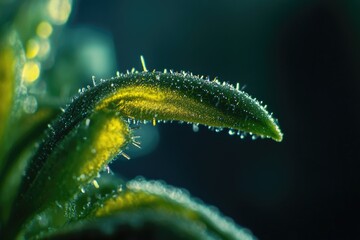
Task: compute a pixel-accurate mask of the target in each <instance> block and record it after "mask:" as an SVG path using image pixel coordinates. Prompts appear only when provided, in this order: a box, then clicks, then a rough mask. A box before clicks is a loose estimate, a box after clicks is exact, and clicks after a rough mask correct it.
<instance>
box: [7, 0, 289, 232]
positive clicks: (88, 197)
mask: <svg viewBox="0 0 360 240" xmlns="http://www.w3.org/2000/svg"><path fill="white" fill-rule="evenodd" d="M0 3H1V4H2V5H3V7H2V8H0V16H1V18H0V24H1V25H0V30H1V32H0V42H1V44H0V83H1V88H0V91H1V92H0V102H1V104H0V179H1V182H0V209H1V214H0V217H1V219H0V220H1V225H0V231H1V236H3V237H4V238H5V239H12V238H20V239H21V238H26V239H28V238H29V239H36V238H55V239H56V238H65V237H73V238H76V237H79V238H80V237H84V235H85V236H87V237H93V238H99V237H109V236H112V235H115V236H120V237H123V238H124V239H126V238H127V237H131V236H132V237H139V238H144V237H148V236H149V235H150V236H152V237H156V238H164V239H167V238H172V239H175V238H177V239H189V238H191V239H213V238H214V239H218V238H221V239H251V238H252V235H251V234H250V233H248V232H247V231H246V230H244V229H242V228H240V227H239V226H237V225H236V224H235V223H233V222H232V221H231V220H229V219H227V218H224V217H223V216H221V214H220V213H218V212H217V211H216V210H214V209H212V208H210V207H207V206H206V205H204V204H203V203H200V202H199V201H196V200H194V199H192V198H191V197H189V195H188V194H187V193H185V192H184V191H183V190H179V189H176V188H173V187H170V186H167V185H166V184H164V183H162V182H159V181H147V180H145V179H134V180H131V181H128V182H124V181H123V180H122V179H119V178H117V177H115V176H113V175H109V174H106V171H107V166H108V164H109V163H110V162H111V161H112V160H114V159H116V157H117V156H118V155H123V156H125V157H127V155H126V154H125V153H124V152H123V151H124V150H125V149H126V146H127V145H128V144H133V145H135V146H139V144H140V143H139V142H138V140H137V138H136V136H134V135H133V131H132V125H137V124H139V123H147V122H150V123H152V124H153V125H156V123H157V122H158V121H186V122H189V123H193V124H195V125H198V124H203V125H207V126H210V127H213V128H229V129H230V130H229V131H230V133H231V134H239V135H240V134H242V132H250V133H251V134H253V135H258V136H261V137H266V138H272V139H274V140H276V141H281V140H282V133H281V131H280V129H279V127H278V125H277V124H276V123H275V121H274V119H273V118H272V117H271V115H270V114H269V113H268V112H267V110H266V109H265V108H264V107H263V106H261V105H260V103H259V102H258V101H256V100H255V99H253V98H251V97H250V96H249V95H248V94H246V93H245V92H243V91H240V90H239V89H238V86H236V87H234V86H232V85H229V84H227V83H225V82H224V83H220V82H219V81H218V80H216V79H214V80H210V79H203V78H202V77H200V76H194V75H192V74H191V73H187V72H172V71H169V72H167V71H166V70H165V71H163V72H157V71H153V72H149V71H147V69H146V67H145V63H144V62H143V71H141V72H138V71H135V70H133V71H131V72H128V73H126V74H121V73H118V74H117V76H116V77H114V78H111V79H108V80H99V81H97V80H96V79H93V85H94V86H92V87H90V86H88V87H87V88H83V89H81V90H79V94H78V95H77V96H76V97H74V98H73V100H72V102H71V103H70V104H68V105H67V106H66V107H65V109H62V108H60V107H61V104H60V103H59V102H55V103H50V104H49V103H48V101H49V99H52V98H51V92H50V91H44V92H43V93H42V94H40V93H39V91H40V90H39V89H41V88H40V87H41V84H40V83H39V82H36V81H37V79H38V78H39V76H40V73H42V71H41V66H42V64H45V63H46V62H47V61H49V56H50V54H51V52H49V49H46V47H47V46H48V44H50V43H52V42H51V39H50V35H51V34H52V32H53V31H58V30H59V29H60V28H61V25H62V24H64V23H65V22H66V20H67V18H68V15H69V13H70V10H71V1H69V0H63V1H61V0H44V1H41V0H33V1H27V2H24V3H22V2H19V1H15V3H7V1H0ZM6 9H8V10H9V11H8V12H5V11H6ZM34 11H36V12H40V13H41V14H38V15H36V14H33V12H34ZM3 16H4V17H3ZM24 24H26V25H25V26H27V27H26V28H25V27H24ZM54 47H55V45H54V44H53V43H52V45H51V48H52V49H54ZM48 48H49V46H48ZM55 67H56V66H55ZM90 71H91V70H90ZM60 109H61V111H60ZM103 171H105V173H103V174H101V172H103Z"/></svg>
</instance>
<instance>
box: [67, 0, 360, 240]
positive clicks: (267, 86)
mask: <svg viewBox="0 0 360 240" xmlns="http://www.w3.org/2000/svg"><path fill="white" fill-rule="evenodd" d="M68 25H69V30H67V31H70V32H71V31H74V32H75V31H76V30H78V29H80V28H81V29H89V28H91V29H92V30H91V31H92V32H90V33H88V35H86V34H84V35H82V36H79V38H78V40H77V44H79V46H81V45H83V44H86V43H87V42H89V41H92V40H94V39H98V38H99V39H100V40H101V39H102V41H103V43H104V44H107V46H108V47H109V48H110V47H114V49H113V50H111V51H110V53H109V52H108V53H107V54H108V55H106V56H108V58H110V59H111V58H113V61H111V60H109V62H107V61H105V60H104V59H103V58H102V57H100V56H97V55H96V54H95V55H91V56H92V58H94V59H93V60H95V65H96V66H99V67H100V66H102V65H104V64H105V66H104V67H103V69H105V70H104V71H103V72H102V73H101V74H102V75H98V74H99V73H98V72H96V71H95V70H92V69H88V78H86V79H84V80H83V81H84V82H85V83H87V84H88V83H90V82H91V80H90V77H91V75H93V74H95V75H96V76H97V77H104V78H106V77H110V76H114V75H115V71H116V70H119V71H125V70H126V69H131V68H132V67H136V68H138V69H141V64H140V61H139V56H140V55H141V54H143V55H144V56H145V59H146V63H147V67H148V68H149V69H154V68H155V69H158V70H162V69H164V68H167V69H174V70H186V71H191V72H193V73H195V74H200V75H208V76H210V77H211V78H214V77H218V78H219V79H220V80H224V81H228V82H231V83H236V82H239V83H240V85H241V86H242V87H245V91H247V92H248V93H250V94H251V95H253V96H255V97H257V98H259V99H260V100H263V101H264V102H265V103H266V104H267V105H268V109H269V110H270V111H272V112H274V116H275V117H276V118H278V119H279V123H280V126H281V128H282V130H283V132H284V141H283V142H282V143H276V142H272V141H270V140H261V139H258V140H256V141H253V140H251V139H250V138H246V139H244V140H241V139H240V138H238V137H234V136H229V135H228V134H227V132H226V131H224V132H221V133H215V132H212V131H209V130H207V129H206V128H205V127H200V131H199V132H197V133H194V132H193V131H192V127H191V125H185V124H182V125H181V124H176V123H174V124H159V125H158V126H157V128H158V131H159V139H158V144H157V146H156V148H155V150H153V151H152V152H150V153H148V154H147V155H144V156H139V157H136V154H134V155H133V156H134V157H133V159H132V160H130V161H125V160H120V161H117V162H115V163H113V164H112V165H111V168H112V170H113V171H114V172H116V173H118V174H121V175H123V176H124V177H126V178H133V177H135V176H138V175H142V176H144V177H146V178H148V179H163V180H164V181H166V182H167V183H168V184H171V185H174V186H177V187H182V188H186V189H187V190H189V191H190V193H191V194H192V195H193V196H195V197H199V198H201V199H202V200H204V201H205V202H206V203H208V204H211V205H215V206H217V207H218V208H219V209H220V210H221V211H222V212H223V213H224V214H225V215H228V216H230V217H231V218H233V219H234V220H235V221H236V222H237V223H239V224H241V225H243V226H245V227H248V228H249V229H251V230H252V231H253V232H254V234H255V235H256V236H258V237H259V238H260V239H353V238H354V237H355V236H357V235H358V230H359V229H360V221H359V220H358V219H359V214H358V213H359V212H358V210H359V200H360V194H359V192H360V181H359V167H360V165H359V160H360V157H359V140H358V136H359V123H360V119H359V114H358V111H359V110H360V105H359V96H360V91H359V90H360V87H359V85H360V2H359V1H356V0H353V1H331V0H329V1H320V0H292V1H291V0H272V1H267V0H226V1H205V0H202V1H200V0H199V1H194V0H192V1H190V0H178V1H160V0H155V1H149V0H142V1H136V0H128V1H98V0H86V1H79V2H78V3H77V4H76V5H75V10H74V13H73V16H72V19H71V20H70V22H69V24H68ZM89 31H90V30H89ZM104 39H105V40H104ZM100 40H99V41H100ZM63 41H66V37H65V39H64V40H63ZM100 42H101V41H100ZM101 44H102V43H100V45H101ZM110 49H111V48H110ZM115 60H116V61H115ZM106 69H108V70H106ZM100 70H101V69H100ZM100 70H99V71H100ZM100 72H101V71H100ZM154 134H156V131H155V133H154ZM143 137H144V138H145V137H150V136H143ZM150 139H152V140H151V141H155V140H156V138H150ZM154 139H155V140H154ZM144 141H145V140H144ZM129 151H130V152H131V151H133V150H131V149H130V150H129ZM139 151H141V150H139ZM130 155H131V154H130Z"/></svg>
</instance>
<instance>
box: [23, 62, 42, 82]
mask: <svg viewBox="0 0 360 240" xmlns="http://www.w3.org/2000/svg"><path fill="white" fill-rule="evenodd" d="M39 75H40V65H39V63H37V62H35V61H29V62H27V63H25V65H24V68H23V71H22V77H23V79H24V81H25V82H26V83H32V82H34V81H36V79H38V78H39Z"/></svg>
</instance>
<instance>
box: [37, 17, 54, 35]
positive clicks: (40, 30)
mask: <svg viewBox="0 0 360 240" xmlns="http://www.w3.org/2000/svg"><path fill="white" fill-rule="evenodd" d="M52 32H53V28H52V26H51V24H50V23H49V22H46V21H42V22H41V23H39V25H38V26H37V28H36V34H37V35H38V36H39V37H41V38H48V37H49V36H50V35H51V33H52Z"/></svg>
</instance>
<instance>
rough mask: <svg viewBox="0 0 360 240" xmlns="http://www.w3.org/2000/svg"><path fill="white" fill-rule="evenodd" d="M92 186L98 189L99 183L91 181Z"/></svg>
mask: <svg viewBox="0 0 360 240" xmlns="http://www.w3.org/2000/svg"><path fill="white" fill-rule="evenodd" d="M92 184H93V185H94V187H95V188H99V187H100V186H99V183H98V182H97V181H96V180H95V179H94V180H93V181H92Z"/></svg>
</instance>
